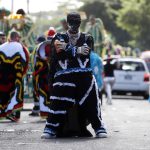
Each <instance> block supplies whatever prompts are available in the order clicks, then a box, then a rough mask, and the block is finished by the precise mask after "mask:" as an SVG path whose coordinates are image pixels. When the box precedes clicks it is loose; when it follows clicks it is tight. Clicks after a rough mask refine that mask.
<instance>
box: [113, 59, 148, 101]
mask: <svg viewBox="0 0 150 150" xmlns="http://www.w3.org/2000/svg"><path fill="white" fill-rule="evenodd" d="M114 64H115V66H116V69H115V71H114V76H115V83H114V85H113V92H122V93H128V92H130V93H133V94H136V95H141V96H143V97H144V98H145V99H147V98H148V97H149V70H148V66H147V64H146V62H145V61H144V60H142V59H140V58H119V59H116V60H114Z"/></svg>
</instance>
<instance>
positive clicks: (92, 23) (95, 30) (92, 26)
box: [85, 15, 105, 56]
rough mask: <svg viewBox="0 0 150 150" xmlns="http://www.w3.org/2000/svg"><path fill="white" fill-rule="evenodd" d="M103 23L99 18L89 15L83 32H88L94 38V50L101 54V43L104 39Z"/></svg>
mask: <svg viewBox="0 0 150 150" xmlns="http://www.w3.org/2000/svg"><path fill="white" fill-rule="evenodd" d="M104 31H105V30H104V24H103V22H102V20H101V19H100V18H95V16H94V15H91V16H90V17H89V22H87V24H86V27H85V32H86V33H89V34H91V35H92V36H93V38H94V51H95V52H96V53H97V54H98V55H99V56H101V54H102V49H103V44H104V41H105V32H104Z"/></svg>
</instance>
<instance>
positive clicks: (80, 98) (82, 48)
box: [41, 12, 107, 139]
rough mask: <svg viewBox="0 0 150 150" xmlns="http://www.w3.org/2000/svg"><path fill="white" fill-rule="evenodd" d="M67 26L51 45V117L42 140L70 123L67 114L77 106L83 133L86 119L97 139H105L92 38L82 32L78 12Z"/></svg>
mask: <svg viewBox="0 0 150 150" xmlns="http://www.w3.org/2000/svg"><path fill="white" fill-rule="evenodd" d="M67 23H68V26H69V29H68V31H67V32H66V33H64V34H60V33H58V34H57V35H56V36H55V38H54V39H53V41H52V45H51V48H52V49H51V50H52V51H51V58H50V61H51V62H50V67H51V68H50V77H51V79H50V80H51V81H50V83H52V84H50V87H51V88H50V89H51V93H50V105H49V115H48V118H47V121H46V126H45V128H44V132H43V134H42V135H41V138H43V139H50V138H54V137H57V136H58V134H59V131H61V130H62V128H63V126H64V124H65V122H66V121H67V120H66V119H67V115H68V111H69V110H70V109H71V108H72V107H74V106H75V105H78V107H79V112H80V115H79V116H80V117H79V123H80V128H82V129H81V130H86V124H85V119H84V118H87V119H88V121H89V122H90V123H91V125H92V128H93V129H94V131H95V134H96V137H97V138H106V137H107V132H106V129H105V128H104V126H103V123H102V118H101V110H100V105H99V95H98V88H97V84H96V81H95V78H94V76H93V74H92V70H91V68H90V55H89V53H90V51H91V50H92V49H93V44H94V41H93V38H92V36H90V35H88V34H85V33H81V32H80V31H79V27H80V24H81V17H80V15H79V14H78V13H76V12H71V13H69V14H68V15H67ZM83 128H84V129H83ZM75 136H80V135H79V134H77V135H75Z"/></svg>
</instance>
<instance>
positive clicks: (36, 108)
mask: <svg viewBox="0 0 150 150" xmlns="http://www.w3.org/2000/svg"><path fill="white" fill-rule="evenodd" d="M44 41H46V38H45V36H38V37H37V39H36V44H37V46H36V48H35V49H34V51H33V53H32V56H31V62H32V68H33V72H34V71H35V62H36V60H35V59H36V50H37V47H38V46H39V44H40V43H42V42H44ZM32 80H33V99H34V106H33V108H32V112H31V113H30V114H29V116H33V117H34V116H35V117H36V116H39V112H40V106H39V98H38V94H37V93H38V92H37V91H38V90H37V88H36V79H35V76H33V77H32Z"/></svg>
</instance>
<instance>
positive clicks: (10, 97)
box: [0, 31, 29, 121]
mask: <svg viewBox="0 0 150 150" xmlns="http://www.w3.org/2000/svg"><path fill="white" fill-rule="evenodd" d="M28 63H29V52H28V50H27V49H26V48H25V47H24V46H23V45H22V44H21V43H20V35H19V33H18V32H16V31H12V32H11V33H10V39H9V41H8V42H6V43H4V44H2V45H1V46H0V119H2V118H7V119H10V120H11V121H18V120H19V119H20V111H21V109H22V107H23V94H24V93H23V77H24V75H25V74H26V72H27V68H28Z"/></svg>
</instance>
